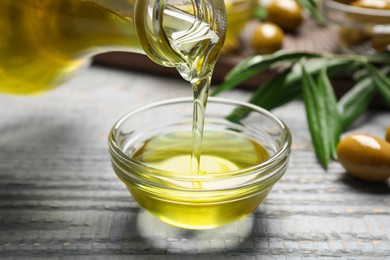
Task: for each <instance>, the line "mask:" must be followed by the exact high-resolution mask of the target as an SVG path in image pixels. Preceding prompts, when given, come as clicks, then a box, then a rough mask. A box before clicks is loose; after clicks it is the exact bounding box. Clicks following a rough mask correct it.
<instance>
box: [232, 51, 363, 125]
mask: <svg viewBox="0 0 390 260" xmlns="http://www.w3.org/2000/svg"><path fill="white" fill-rule="evenodd" d="M326 64H328V74H329V75H332V76H333V75H337V74H339V73H341V72H345V71H348V70H350V69H353V68H356V66H357V65H358V63H356V62H351V61H347V60H330V61H326V60H324V59H312V60H309V61H306V71H307V73H308V74H311V75H316V74H318V73H319V72H320V71H321V69H322V68H323V67H324V66H326ZM301 81H302V69H301V66H300V64H296V65H293V66H292V67H290V68H289V69H287V70H285V71H284V72H283V73H281V74H278V75H276V76H274V77H273V78H271V79H270V80H269V81H268V82H266V83H265V84H263V85H262V86H261V87H259V88H258V89H257V90H256V91H255V92H254V93H253V94H252V96H251V98H250V100H249V102H250V103H252V104H255V105H257V106H259V107H262V108H265V109H268V110H271V109H274V108H276V107H279V106H282V105H284V104H286V103H288V102H290V101H292V100H294V99H296V98H297V97H299V96H300V95H301V88H302V82H301ZM238 109H239V110H237V111H236V110H235V111H234V112H233V113H232V114H231V115H229V116H228V117H227V118H228V119H229V120H231V121H232V122H239V121H240V120H241V119H243V118H245V117H246V116H247V115H248V113H247V112H245V111H243V110H242V109H240V108H238Z"/></svg>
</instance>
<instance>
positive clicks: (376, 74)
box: [365, 63, 390, 106]
mask: <svg viewBox="0 0 390 260" xmlns="http://www.w3.org/2000/svg"><path fill="white" fill-rule="evenodd" d="M365 66H366V68H367V70H368V71H369V72H370V75H371V77H372V79H373V81H374V84H375V86H376V87H377V89H378V90H379V92H380V93H381V94H382V97H383V99H384V100H385V102H386V103H387V105H389V106H390V79H389V78H388V77H386V75H385V74H384V73H382V72H381V71H379V70H378V69H377V68H375V67H374V66H373V65H372V64H371V63H365Z"/></svg>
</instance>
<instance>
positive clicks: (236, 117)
mask: <svg viewBox="0 0 390 260" xmlns="http://www.w3.org/2000/svg"><path fill="white" fill-rule="evenodd" d="M290 72H291V68H290V69H287V70H285V71H284V72H283V73H281V74H279V75H278V76H277V77H275V78H273V79H271V80H269V81H268V82H267V83H265V84H264V85H263V86H262V87H261V88H259V89H258V90H257V91H256V92H255V93H254V94H253V95H252V97H251V99H250V100H249V102H250V103H253V104H255V105H257V106H260V107H263V108H265V109H271V108H273V106H274V105H275V104H276V103H278V101H279V99H280V98H281V95H282V93H283V92H282V91H281V89H282V88H283V87H284V86H285V84H286V79H287V76H288V75H289V73H290ZM285 102H287V101H285ZM250 111H251V110H248V109H245V107H238V108H236V109H235V110H234V111H233V112H232V113H231V114H230V115H229V116H227V117H226V118H227V119H228V120H229V121H231V122H235V123H238V122H240V120H241V119H243V118H245V117H246V116H248V114H249V113H250Z"/></svg>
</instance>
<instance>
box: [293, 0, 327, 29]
mask: <svg viewBox="0 0 390 260" xmlns="http://www.w3.org/2000/svg"><path fill="white" fill-rule="evenodd" d="M298 3H299V4H300V5H301V6H302V7H303V8H304V9H306V10H308V11H309V13H310V15H311V16H312V17H313V19H314V20H315V21H316V22H317V23H318V24H321V25H324V24H325V17H324V16H323V15H322V13H321V11H320V8H318V3H317V1H315V0H298Z"/></svg>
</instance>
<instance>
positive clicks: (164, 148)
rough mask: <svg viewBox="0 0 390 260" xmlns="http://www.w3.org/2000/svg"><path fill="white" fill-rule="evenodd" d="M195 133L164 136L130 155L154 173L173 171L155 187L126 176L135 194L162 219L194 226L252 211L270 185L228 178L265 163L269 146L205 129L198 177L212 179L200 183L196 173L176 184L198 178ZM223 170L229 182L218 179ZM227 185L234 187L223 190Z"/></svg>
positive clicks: (213, 223)
mask: <svg viewBox="0 0 390 260" xmlns="http://www.w3.org/2000/svg"><path fill="white" fill-rule="evenodd" d="M191 137H192V133H191V132H173V133H166V134H163V135H159V136H156V137H154V138H151V139H150V140H147V141H146V142H145V143H144V144H143V145H142V147H140V148H139V149H138V150H137V151H135V152H134V153H133V154H131V155H129V156H130V157H131V158H133V159H134V160H136V161H139V162H142V163H143V164H145V165H148V166H150V167H153V168H154V169H157V172H154V174H157V175H158V174H159V173H162V174H165V173H163V171H165V172H169V173H170V174H172V178H169V177H167V178H161V179H153V180H152V181H153V182H154V185H150V186H149V185H138V184H135V185H134V184H133V183H129V182H126V180H124V182H125V183H126V184H127V186H128V188H129V190H130V192H131V193H132V195H133V196H134V198H135V199H136V200H137V201H138V202H139V204H140V205H141V206H142V207H143V208H145V209H146V210H147V211H149V212H151V213H152V214H153V215H155V216H156V217H158V218H159V219H161V220H162V221H164V222H166V223H169V224H172V225H175V226H179V227H183V228H189V229H208V228H214V227H218V226H221V225H224V224H227V223H230V222H233V221H236V220H239V219H241V218H243V217H245V216H247V215H248V214H250V213H252V212H253V211H254V210H255V209H256V208H257V207H258V205H259V204H260V203H261V202H262V201H263V200H264V198H265V196H266V195H267V192H268V190H269V187H262V186H261V185H258V184H256V185H249V186H246V187H241V188H240V187H238V186H239V185H238V183H234V178H232V179H229V178H230V177H233V175H234V172H236V171H238V170H245V169H248V168H251V167H253V166H256V165H258V164H260V163H262V162H263V161H265V160H266V159H267V158H268V157H269V154H268V152H267V151H266V150H265V148H264V147H263V146H262V145H260V144H259V143H257V142H255V141H253V140H251V139H249V138H247V137H244V136H243V135H241V134H239V133H235V132H222V131H216V132H211V131H205V132H204V134H203V139H202V153H201V158H200V172H199V175H198V176H201V177H210V178H208V179H209V180H208V181H203V182H202V181H196V175H195V178H192V179H191V181H184V182H177V180H176V178H178V177H179V178H180V177H194V174H193V172H192V169H191V166H190V165H191V163H190V161H191V153H192V141H191ZM222 173H224V174H226V176H224V178H225V179H224V181H223V182H218V181H217V180H216V181H215V182H214V181H213V175H215V176H217V175H219V174H222ZM229 173H230V174H232V176H229ZM247 173H249V172H247ZM173 176H174V177H173ZM218 183H219V184H220V185H221V186H218V185H219V184H218ZM222 183H223V184H222ZM224 185H227V186H230V187H231V188H229V189H224ZM236 185H237V187H236ZM232 187H234V188H232ZM201 193H203V195H202V194H201Z"/></svg>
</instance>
